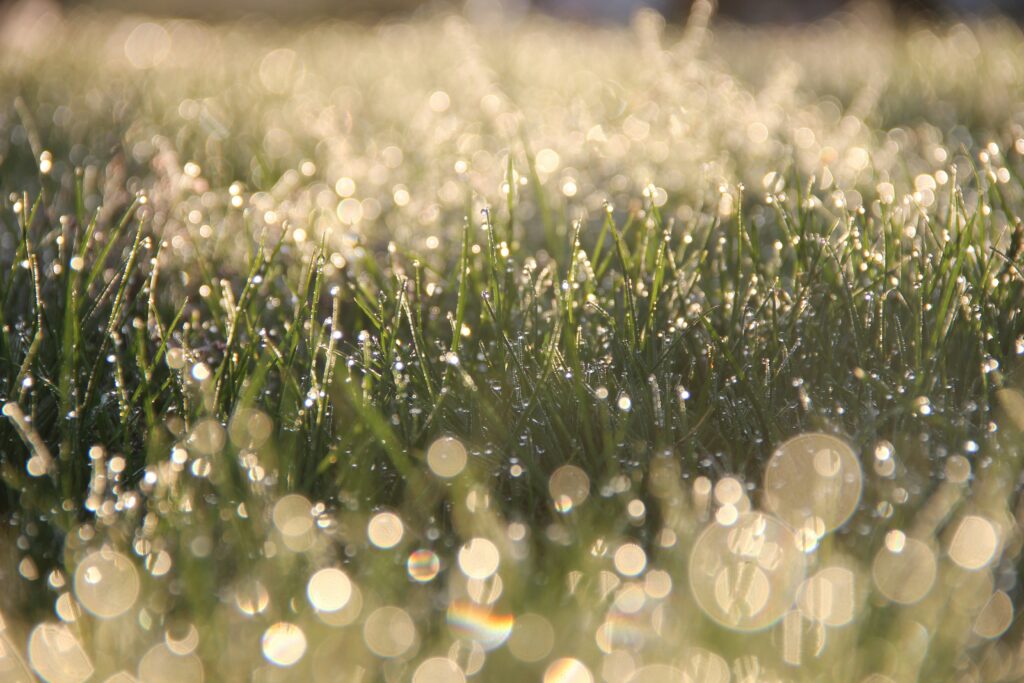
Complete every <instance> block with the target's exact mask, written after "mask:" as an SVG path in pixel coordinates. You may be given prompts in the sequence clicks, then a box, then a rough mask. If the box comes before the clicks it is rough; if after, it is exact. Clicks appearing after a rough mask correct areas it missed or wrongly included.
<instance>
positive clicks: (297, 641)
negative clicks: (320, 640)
mask: <svg viewBox="0 0 1024 683" xmlns="http://www.w3.org/2000/svg"><path fill="white" fill-rule="evenodd" d="M260 645H261V647H262V648H263V656H264V657H266V658H267V661H268V662H270V663H271V664H275V665H277V666H292V665H293V664H295V663H296V662H298V661H299V660H300V659H302V655H304V654H306V634H305V633H303V632H302V629H301V628H299V627H298V626H296V625H295V624H290V623H288V622H287V621H279V622H278V623H276V624H274V625H273V626H271V627H270V628H268V629H267V630H266V631H264V632H263V640H262V641H261V642H260Z"/></svg>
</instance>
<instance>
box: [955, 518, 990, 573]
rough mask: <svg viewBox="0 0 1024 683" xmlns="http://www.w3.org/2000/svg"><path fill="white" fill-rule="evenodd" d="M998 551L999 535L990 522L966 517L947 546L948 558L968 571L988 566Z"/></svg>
mask: <svg viewBox="0 0 1024 683" xmlns="http://www.w3.org/2000/svg"><path fill="white" fill-rule="evenodd" d="M998 549H999V534H998V533H997V532H996V528H995V526H994V525H993V524H992V522H990V521H988V520H987V519H985V518H984V517H979V516H977V515H968V516H966V517H964V518H963V519H962V520H960V525H959V526H958V527H957V529H956V533H955V534H953V540H952V541H950V544H949V557H950V559H952V560H953V561H954V562H956V563H957V564H958V565H960V566H961V567H963V568H964V569H968V570H977V569H981V568H983V567H986V566H988V565H989V564H990V563H991V562H992V560H993V559H994V558H995V556H996V551H997V550H998Z"/></svg>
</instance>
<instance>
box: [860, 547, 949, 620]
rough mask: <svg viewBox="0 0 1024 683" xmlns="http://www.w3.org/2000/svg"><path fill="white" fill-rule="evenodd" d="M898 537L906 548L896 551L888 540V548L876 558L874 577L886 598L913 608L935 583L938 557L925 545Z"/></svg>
mask: <svg viewBox="0 0 1024 683" xmlns="http://www.w3.org/2000/svg"><path fill="white" fill-rule="evenodd" d="M889 533H890V534H892V533H894V532H889ZM896 533H900V535H901V536H902V537H903V538H902V547H901V548H900V549H899V550H898V551H896V550H893V546H892V545H890V544H889V538H888V536H887V537H886V545H885V547H884V548H882V549H880V550H879V551H878V554H877V555H875V561H874V563H873V564H872V567H871V576H872V578H874V581H875V586H876V587H877V588H878V591H879V592H880V593H881V594H882V595H884V596H885V597H887V598H888V599H889V600H892V601H893V602H897V603H900V604H902V605H910V604H913V603H915V602H917V601H919V600H920V599H921V598H923V597H924V596H926V595H927V594H928V592H929V591H930V590H931V589H932V584H934V583H935V573H936V565H935V553H933V552H932V550H931V548H929V547H928V546H927V545H926V544H925V543H924V542H922V541H919V540H917V539H916V538H911V537H908V536H905V535H903V534H902V533H901V532H896Z"/></svg>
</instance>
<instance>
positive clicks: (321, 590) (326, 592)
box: [306, 567, 352, 612]
mask: <svg viewBox="0 0 1024 683" xmlns="http://www.w3.org/2000/svg"><path fill="white" fill-rule="evenodd" d="M306 597H307V598H308V599H309V604H311V605H312V606H313V607H314V608H315V609H317V610H319V611H321V612H337V611H338V610H340V609H341V608H343V607H344V606H345V605H347V604H348V601H349V599H350V598H351V597H352V582H351V581H350V580H349V578H348V575H347V574H345V572H343V571H342V570H340V569H337V568H334V567H328V568H326V569H321V570H320V571H318V572H317V573H315V574H313V576H311V577H310V578H309V583H308V584H306Z"/></svg>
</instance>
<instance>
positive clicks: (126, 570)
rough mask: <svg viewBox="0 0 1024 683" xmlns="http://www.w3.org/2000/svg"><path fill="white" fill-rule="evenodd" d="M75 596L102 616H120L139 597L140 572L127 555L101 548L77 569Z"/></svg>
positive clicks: (90, 609)
mask: <svg viewBox="0 0 1024 683" xmlns="http://www.w3.org/2000/svg"><path fill="white" fill-rule="evenodd" d="M75 597H77V598H78V601H79V602H80V603H81V604H82V606H83V607H84V608H85V609H87V610H89V611H90V612H92V613H93V614H95V615H96V616H97V617H100V618H101V619H110V618H113V617H116V616H119V615H121V614H124V613H125V612H127V611H128V610H129V609H131V608H132V605H134V604H135V600H136V599H137V598H138V597H139V573H138V571H137V570H136V569H135V565H133V564H132V562H131V560H129V559H128V558H127V557H125V556H124V555H122V554H120V553H118V552H115V551H113V550H110V549H108V548H104V549H102V550H98V551H96V552H94V553H91V554H90V555H89V556H87V557H86V558H85V559H84V560H82V562H81V564H79V565H78V567H76V568H75Z"/></svg>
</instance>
